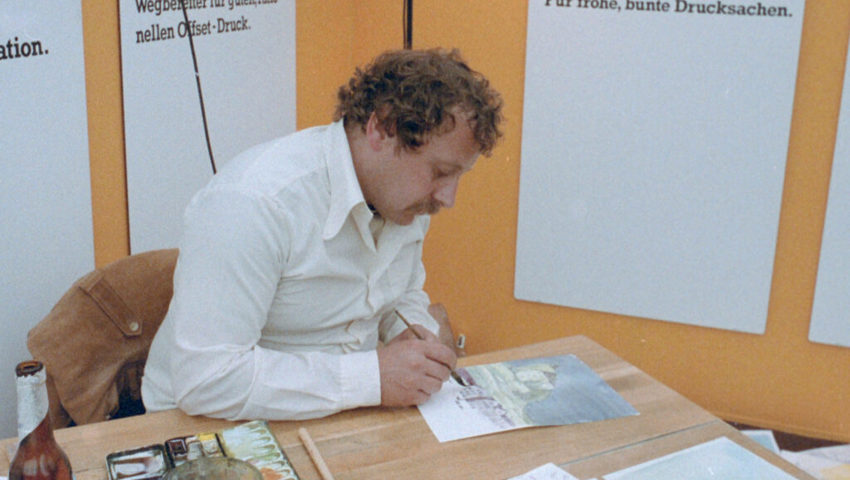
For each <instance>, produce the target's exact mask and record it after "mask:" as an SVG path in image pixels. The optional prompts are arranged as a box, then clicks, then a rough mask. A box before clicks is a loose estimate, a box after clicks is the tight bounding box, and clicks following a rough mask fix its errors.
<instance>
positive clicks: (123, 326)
mask: <svg viewBox="0 0 850 480" xmlns="http://www.w3.org/2000/svg"><path fill="white" fill-rule="evenodd" d="M176 261H177V249H168V250H154V251H150V252H145V253H140V254H137V255H131V256H129V257H126V258H123V259H121V260H118V261H116V262H113V263H111V264H109V265H107V266H105V267H103V268H99V269H97V270H94V271H93V272H91V273H89V274H87V275H85V276H84V277H82V278H80V279H79V280H77V281H76V282H74V284H73V285H72V286H71V288H70V289H69V290H68V291H67V292H66V293H65V295H64V296H62V298H61V299H60V300H59V302H58V303H57V304H56V305H55V306H54V307H53V309H52V310H51V311H50V313H49V314H48V315H47V316H46V317H45V318H44V319H42V320H41V322H39V323H38V324H37V325H36V326H35V327H33V329H32V330H30V332H29V335H28V338H27V347H28V348H29V351H30V353H31V354H32V356H33V358H34V359H37V360H40V361H42V362H43V363H44V366H45V368H46V370H47V389H48V396H49V398H50V416H51V420H52V422H53V426H54V428H61V427H65V426H68V425H72V424H78V425H79V424H85V423H92V422H98V421H101V420H105V419H109V418H115V417H118V416H126V415H127V414H133V413H141V412H143V411H144V407H142V403H141V390H140V388H141V380H142V372H143V370H144V364H145V360H146V359H147V355H148V349H149V348H150V344H151V341H152V340H153V336H154V334H155V333H156V330H157V328H159V325H160V323H161V322H162V319H163V318H164V317H165V313H166V312H167V311H168V304H169V302H170V300H171V295H172V276H173V274H174V266H175V263H176Z"/></svg>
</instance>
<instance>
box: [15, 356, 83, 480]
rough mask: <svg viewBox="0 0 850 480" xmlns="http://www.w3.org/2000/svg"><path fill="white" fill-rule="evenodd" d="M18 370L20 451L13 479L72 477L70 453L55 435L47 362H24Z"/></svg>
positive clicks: (49, 479) (59, 478)
mask: <svg viewBox="0 0 850 480" xmlns="http://www.w3.org/2000/svg"><path fill="white" fill-rule="evenodd" d="M15 374H16V375H17V390H18V451H17V453H15V458H14V459H12V464H11V466H10V467H9V480H19V479H20V480H54V479H57V480H72V478H73V476H72V474H71V464H70V463H69V462H68V456H67V455H65V452H63V451H62V449H61V448H60V447H59V444H58V443H56V439H55V438H53V427H52V426H51V425H50V416H49V415H48V413H47V410H48V400H47V386H46V384H45V382H46V381H47V374H46V372H45V370H44V365H43V364H42V363H41V362H38V361H34V360H30V361H26V362H21V363H19V364H18V366H17V367H16V368H15Z"/></svg>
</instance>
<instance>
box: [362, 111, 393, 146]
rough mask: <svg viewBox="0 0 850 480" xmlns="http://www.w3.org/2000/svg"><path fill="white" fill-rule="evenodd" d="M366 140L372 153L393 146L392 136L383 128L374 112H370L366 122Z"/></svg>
mask: <svg viewBox="0 0 850 480" xmlns="http://www.w3.org/2000/svg"><path fill="white" fill-rule="evenodd" d="M366 140H367V141H368V142H369V146H370V147H371V148H372V150H374V151H379V150H381V149H382V148H385V147H387V146H391V147H392V146H394V144H395V142H394V138H393V136H392V135H390V134H389V132H387V130H386V128H384V125H383V123H381V121H380V120H379V119H378V114H377V113H376V112H372V114H371V115H369V120H368V121H367V122H366Z"/></svg>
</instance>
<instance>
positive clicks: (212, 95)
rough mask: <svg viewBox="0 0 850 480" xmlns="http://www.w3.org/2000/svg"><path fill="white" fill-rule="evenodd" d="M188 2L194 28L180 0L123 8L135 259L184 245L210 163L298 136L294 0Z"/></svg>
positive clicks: (125, 1)
mask: <svg viewBox="0 0 850 480" xmlns="http://www.w3.org/2000/svg"><path fill="white" fill-rule="evenodd" d="M184 1H185V6H186V16H187V17H188V19H189V23H188V25H190V27H188V28H187V26H186V25H187V23H186V22H185V21H184V13H183V10H182V8H181V5H182V4H181V1H180V0H164V1H159V0H121V2H120V4H119V5H120V22H121V61H122V78H123V86H124V132H125V133H124V135H125V142H126V161H127V194H128V203H129V219H130V248H131V250H132V252H133V253H138V252H143V251H147V250H152V249H156V248H167V247H174V246H177V242H178V240H179V238H180V233H181V231H182V222H181V220H182V214H183V210H184V209H185V207H186V204H187V203H188V201H189V199H190V198H191V197H192V195H193V194H194V193H195V192H196V191H197V190H198V189H199V188H200V187H202V186H203V185H205V184H206V183H207V182H208V181H209V180H210V178H211V177H212V174H213V167H212V163H213V161H214V162H215V165H216V169H220V168H221V167H222V166H223V165H224V164H225V163H227V161H229V160H230V159H231V158H232V157H233V156H234V155H236V154H237V153H239V152H241V151H242V150H245V149H247V148H248V147H251V146H253V145H255V144H258V143H261V142H264V141H266V140H270V139H272V138H275V137H279V136H282V135H285V134H287V133H291V132H293V131H294V130H295V1H294V0H184ZM190 29H191V30H190ZM190 31H191V33H192V41H193V43H194V47H195V53H196V59H197V66H198V74H199V77H200V83H201V89H202V93H203V100H204V102H203V104H204V106H205V116H206V120H207V131H208V133H209V138H210V145H211V150H212V156H213V160H211V159H210V154H209V152H208V148H207V142H206V135H205V131H204V122H203V118H204V116H202V111H201V102H200V100H199V94H198V86H197V82H196V76H195V68H194V64H193V59H192V52H191V49H190V42H189V32H190Z"/></svg>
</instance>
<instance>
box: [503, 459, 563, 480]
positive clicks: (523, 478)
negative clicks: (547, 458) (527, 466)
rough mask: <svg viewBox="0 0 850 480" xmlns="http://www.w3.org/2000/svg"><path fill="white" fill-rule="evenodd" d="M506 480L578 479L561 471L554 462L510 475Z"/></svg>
mask: <svg viewBox="0 0 850 480" xmlns="http://www.w3.org/2000/svg"><path fill="white" fill-rule="evenodd" d="M508 480H578V479H577V478H576V477H574V476H572V475H570V474H569V473H567V472H565V471H563V470H562V469H561V468H559V467H558V466H557V465H555V464H554V463H547V464H545V465H541V466H539V467H537V468H535V469H534V470H532V471H530V472H528V473H524V474H522V475H519V476H516V477H511V478H509V479H508Z"/></svg>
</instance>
